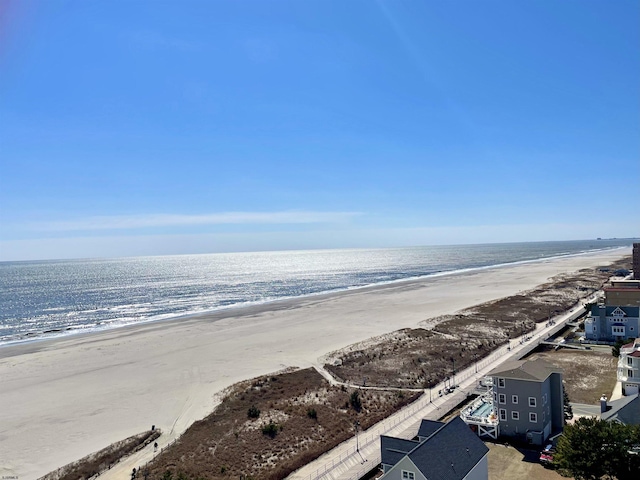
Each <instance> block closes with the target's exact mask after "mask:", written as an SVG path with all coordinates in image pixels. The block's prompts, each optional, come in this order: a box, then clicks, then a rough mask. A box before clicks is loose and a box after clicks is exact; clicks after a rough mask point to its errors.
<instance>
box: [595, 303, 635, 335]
mask: <svg viewBox="0 0 640 480" xmlns="http://www.w3.org/2000/svg"><path fill="white" fill-rule="evenodd" d="M639 329H640V307H636V306H624V305H620V306H617V305H602V304H600V305H594V306H593V307H592V308H591V312H590V313H589V316H588V317H587V318H586V320H585V321H584V336H585V338H586V339H587V340H593V341H600V342H616V341H617V340H624V339H626V338H635V337H637V336H638V335H639V334H638V331H639Z"/></svg>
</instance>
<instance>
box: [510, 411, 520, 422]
mask: <svg viewBox="0 0 640 480" xmlns="http://www.w3.org/2000/svg"><path fill="white" fill-rule="evenodd" d="M511 420H520V412H516V411H515V410H513V411H512V412H511Z"/></svg>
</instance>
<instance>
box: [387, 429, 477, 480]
mask: <svg viewBox="0 0 640 480" xmlns="http://www.w3.org/2000/svg"><path fill="white" fill-rule="evenodd" d="M380 448H381V452H382V469H383V471H384V475H383V476H382V477H381V479H385V480H463V479H464V480H487V479H488V478H489V466H488V463H487V454H488V453H489V449H488V448H487V446H486V445H485V444H484V443H483V442H482V441H481V440H480V439H479V438H478V437H477V435H475V434H474V433H473V432H472V431H471V430H470V429H469V427H468V426H467V424H465V423H464V422H463V421H462V420H461V419H460V417H456V418H454V419H453V420H451V421H450V422H449V423H442V422H434V421H430V420H423V421H422V423H421V425H420V430H419V431H418V438H417V439H415V440H405V439H402V438H395V437H387V436H385V435H382V436H381V437H380Z"/></svg>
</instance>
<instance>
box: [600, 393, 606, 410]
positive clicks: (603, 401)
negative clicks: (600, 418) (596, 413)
mask: <svg viewBox="0 0 640 480" xmlns="http://www.w3.org/2000/svg"><path fill="white" fill-rule="evenodd" d="M606 411H607V396H606V395H605V394H604V393H603V394H602V396H601V397H600V414H603V413H604V412H606Z"/></svg>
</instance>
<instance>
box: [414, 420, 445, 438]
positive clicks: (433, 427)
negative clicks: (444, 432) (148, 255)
mask: <svg viewBox="0 0 640 480" xmlns="http://www.w3.org/2000/svg"><path fill="white" fill-rule="evenodd" d="M443 425H444V422H436V421H435V420H426V419H424V420H422V422H420V429H419V430H418V437H421V438H422V437H430V436H431V435H433V434H434V433H435V432H436V431H437V430H438V429H439V428H441V427H442V426H443Z"/></svg>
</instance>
